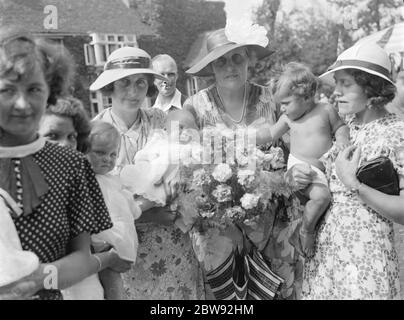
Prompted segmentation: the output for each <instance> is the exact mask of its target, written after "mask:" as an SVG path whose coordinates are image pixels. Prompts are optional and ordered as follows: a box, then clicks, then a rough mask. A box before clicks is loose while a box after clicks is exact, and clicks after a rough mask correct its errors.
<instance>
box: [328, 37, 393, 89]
mask: <svg viewBox="0 0 404 320" xmlns="http://www.w3.org/2000/svg"><path fill="white" fill-rule="evenodd" d="M343 69H357V70H362V71H364V72H367V73H370V74H373V75H375V76H378V77H380V78H383V79H384V80H387V81H388V82H390V83H392V84H393V79H392V74H391V72H392V65H391V61H390V59H389V56H388V54H387V52H386V51H384V50H383V49H382V48H381V47H379V46H378V45H377V44H373V43H367V44H357V45H354V46H353V47H351V48H349V49H347V50H345V51H344V52H342V53H341V54H340V55H339V56H338V58H337V61H335V62H334V64H333V65H331V66H330V67H329V68H328V70H327V72H325V73H323V74H322V75H320V78H321V79H322V80H325V81H326V82H328V83H334V78H333V76H332V74H333V73H334V72H335V71H338V70H343Z"/></svg>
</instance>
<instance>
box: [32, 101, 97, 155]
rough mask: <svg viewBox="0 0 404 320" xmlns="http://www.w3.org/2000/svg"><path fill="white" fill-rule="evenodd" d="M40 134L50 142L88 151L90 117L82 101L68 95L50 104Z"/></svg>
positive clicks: (41, 124) (43, 118)
mask: <svg viewBox="0 0 404 320" xmlns="http://www.w3.org/2000/svg"><path fill="white" fill-rule="evenodd" d="M39 134H40V135H41V136H43V137H45V138H46V139H47V140H48V141H50V142H54V143H58V144H59V145H62V146H67V147H71V148H73V149H75V150H77V151H80V152H82V153H86V151H87V149H88V141H87V139H88V135H89V134H90V119H89V118H88V115H87V113H86V111H85V110H84V107H83V104H82V103H81V101H80V100H78V99H76V98H73V97H70V96H68V97H63V98H59V99H58V100H57V101H56V103H55V104H51V105H48V107H47V108H46V110H45V114H44V115H43V117H42V119H41V123H40V126H39Z"/></svg>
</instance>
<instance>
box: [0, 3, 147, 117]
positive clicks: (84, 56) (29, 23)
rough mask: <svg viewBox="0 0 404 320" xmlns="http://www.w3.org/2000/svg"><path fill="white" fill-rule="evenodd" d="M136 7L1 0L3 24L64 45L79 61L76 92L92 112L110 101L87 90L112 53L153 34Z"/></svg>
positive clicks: (0, 20) (136, 44)
mask: <svg viewBox="0 0 404 320" xmlns="http://www.w3.org/2000/svg"><path fill="white" fill-rule="evenodd" d="M136 9H137V5H136V1H135V0H86V1H83V0H0V25H12V24H14V25H18V26H21V27H24V28H25V29H27V30H30V31H31V32H33V33H34V34H35V35H37V36H41V37H44V38H47V39H50V40H52V41H54V42H57V43H59V44H61V45H64V46H65V47H66V48H67V49H68V50H69V51H70V52H71V53H72V54H73V57H74V59H75V62H76V70H77V80H76V83H75V86H74V95H75V96H77V97H78V98H80V99H81V100H83V102H84V104H85V105H86V107H87V108H88V111H89V113H90V114H91V116H94V115H96V114H97V113H99V112H100V111H101V110H102V109H103V108H105V107H108V106H109V105H110V104H111V101H110V98H108V97H105V96H103V95H102V94H101V93H100V92H95V93H90V96H89V92H88V87H89V85H90V83H91V82H92V81H93V80H94V79H95V78H96V76H97V75H98V74H99V73H100V72H101V71H102V68H103V65H104V63H105V61H106V58H107V57H108V55H109V54H110V53H111V52H112V51H113V50H115V49H117V48H120V47H122V46H135V47H137V46H138V39H139V37H140V36H153V32H152V30H151V28H150V27H149V26H147V25H146V24H145V23H143V22H142V19H141V17H140V15H139V13H138V12H137V10H136ZM61 47H62V46H61Z"/></svg>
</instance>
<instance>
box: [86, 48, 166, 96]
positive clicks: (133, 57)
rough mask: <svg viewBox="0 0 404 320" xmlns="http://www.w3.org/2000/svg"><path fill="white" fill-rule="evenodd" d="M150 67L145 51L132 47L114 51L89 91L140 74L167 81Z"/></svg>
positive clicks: (148, 57) (149, 58) (148, 56)
mask: <svg viewBox="0 0 404 320" xmlns="http://www.w3.org/2000/svg"><path fill="white" fill-rule="evenodd" d="M150 66H151V57H150V55H149V54H148V53H147V52H146V51H144V50H142V49H139V48H134V47H122V48H119V49H116V50H115V51H113V52H112V53H111V54H110V55H109V56H108V59H107V62H106V63H105V65H104V71H103V72H102V73H101V74H100V75H99V76H98V78H97V79H96V80H95V81H94V82H93V83H92V84H91V86H90V90H91V91H96V90H99V89H101V88H103V87H105V86H106V85H108V84H110V83H112V82H114V81H116V80H119V79H122V78H125V77H127V76H131V75H133V74H140V73H143V74H151V75H153V76H155V77H156V78H158V79H161V80H163V81H168V79H167V78H165V77H164V76H163V75H161V74H160V73H158V72H156V71H153V70H152V69H151V67H150Z"/></svg>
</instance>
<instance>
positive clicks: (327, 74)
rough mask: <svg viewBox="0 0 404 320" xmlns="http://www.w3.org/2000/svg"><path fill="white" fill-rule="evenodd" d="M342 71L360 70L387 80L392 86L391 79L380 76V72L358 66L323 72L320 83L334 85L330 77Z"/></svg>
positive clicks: (341, 67)
mask: <svg viewBox="0 0 404 320" xmlns="http://www.w3.org/2000/svg"><path fill="white" fill-rule="evenodd" d="M344 69H357V70H361V71H364V72H367V73H370V74H373V75H375V76H378V77H380V78H382V79H384V80H387V81H388V82H390V83H391V84H393V85H394V82H393V81H392V80H391V79H389V78H388V77H386V76H385V75H383V74H381V73H380V72H377V71H374V70H371V69H368V68H364V67H359V66H339V67H336V68H335V69H332V70H329V71H327V72H324V73H323V74H322V75H320V76H319V78H320V79H321V80H322V81H324V82H326V83H327V84H330V85H335V80H334V77H333V76H332V74H333V73H334V72H336V71H338V70H344Z"/></svg>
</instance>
